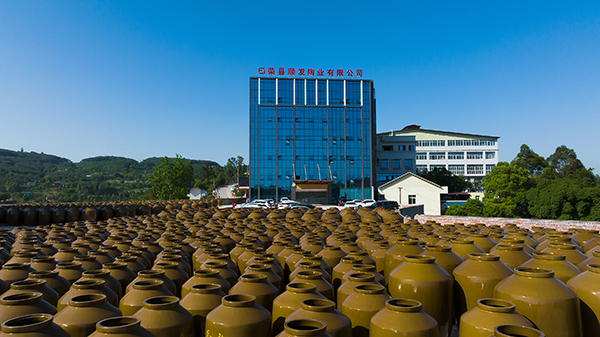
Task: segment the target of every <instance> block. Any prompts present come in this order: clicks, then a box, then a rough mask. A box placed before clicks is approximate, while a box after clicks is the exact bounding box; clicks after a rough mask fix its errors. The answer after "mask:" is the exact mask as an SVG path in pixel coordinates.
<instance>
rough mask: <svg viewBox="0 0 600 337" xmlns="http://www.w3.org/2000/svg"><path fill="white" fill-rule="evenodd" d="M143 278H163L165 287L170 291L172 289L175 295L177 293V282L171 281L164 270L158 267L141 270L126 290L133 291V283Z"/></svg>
mask: <svg viewBox="0 0 600 337" xmlns="http://www.w3.org/2000/svg"><path fill="white" fill-rule="evenodd" d="M143 280H161V281H163V287H165V288H166V289H167V290H168V291H170V292H171V293H172V294H173V295H175V293H176V287H175V283H174V282H173V281H171V279H170V278H168V277H167V276H166V274H165V271H164V270H157V269H149V270H141V271H139V272H138V273H137V277H136V278H135V279H133V281H131V283H129V284H128V285H127V288H125V292H126V293H127V292H129V291H131V289H133V284H134V283H135V282H137V281H143Z"/></svg>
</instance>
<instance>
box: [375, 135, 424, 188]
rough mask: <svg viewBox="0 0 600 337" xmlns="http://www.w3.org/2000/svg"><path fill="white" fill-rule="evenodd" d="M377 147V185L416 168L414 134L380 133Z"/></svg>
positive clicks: (413, 171)
mask: <svg viewBox="0 0 600 337" xmlns="http://www.w3.org/2000/svg"><path fill="white" fill-rule="evenodd" d="M376 139H377V141H376V147H377V165H376V170H375V171H376V172H377V186H380V185H381V184H383V183H385V182H388V181H390V180H393V179H396V178H398V177H399V176H401V175H403V174H405V173H407V172H412V173H415V170H416V161H415V156H416V152H415V149H416V145H417V141H416V140H415V137H414V136H387V135H378V136H377V138H376Z"/></svg>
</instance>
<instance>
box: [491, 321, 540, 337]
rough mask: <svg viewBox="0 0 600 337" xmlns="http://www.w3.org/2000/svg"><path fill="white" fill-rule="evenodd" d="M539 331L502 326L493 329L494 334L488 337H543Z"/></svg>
mask: <svg viewBox="0 0 600 337" xmlns="http://www.w3.org/2000/svg"><path fill="white" fill-rule="evenodd" d="M545 336H546V335H544V333H543V332H541V331H540V330H537V329H534V328H530V327H526V326H522V325H511V324H503V325H498V326H497V327H495V328H494V334H493V335H491V336H490V337H545Z"/></svg>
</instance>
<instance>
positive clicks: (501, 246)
mask: <svg viewBox="0 0 600 337" xmlns="http://www.w3.org/2000/svg"><path fill="white" fill-rule="evenodd" d="M495 248H496V249H498V250H510V251H521V250H523V246H517V245H510V244H499V245H496V247H495Z"/></svg>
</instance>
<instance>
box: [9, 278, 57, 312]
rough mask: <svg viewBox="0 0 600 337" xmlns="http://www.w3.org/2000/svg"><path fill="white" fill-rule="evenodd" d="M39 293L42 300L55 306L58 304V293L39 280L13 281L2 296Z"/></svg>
mask: <svg viewBox="0 0 600 337" xmlns="http://www.w3.org/2000/svg"><path fill="white" fill-rule="evenodd" d="M32 291H34V292H40V293H42V294H43V296H42V299H43V300H45V301H46V302H48V303H50V304H52V305H53V306H56V304H57V303H58V297H59V296H58V293H57V292H56V291H54V290H53V289H52V288H50V287H48V286H47V285H46V280H41V279H25V280H21V281H15V282H13V283H12V284H11V285H10V289H8V290H7V291H6V292H5V293H4V294H3V295H4V296H7V295H12V294H22V293H27V292H32Z"/></svg>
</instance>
